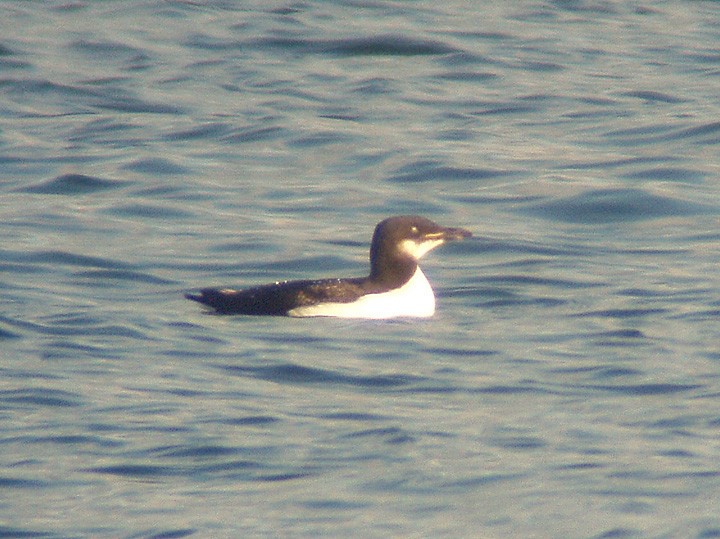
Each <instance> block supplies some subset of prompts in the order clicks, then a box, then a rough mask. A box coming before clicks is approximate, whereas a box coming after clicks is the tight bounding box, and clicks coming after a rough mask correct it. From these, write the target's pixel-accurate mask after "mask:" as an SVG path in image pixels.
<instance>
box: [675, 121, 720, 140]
mask: <svg viewBox="0 0 720 539" xmlns="http://www.w3.org/2000/svg"><path fill="white" fill-rule="evenodd" d="M708 135H713V136H718V135H720V121H719V122H709V123H706V124H703V125H699V126H696V127H689V128H687V129H684V130H682V131H680V132H679V133H678V137H679V138H695V137H706V136H708ZM717 140H718V139H716V141H717Z"/></svg>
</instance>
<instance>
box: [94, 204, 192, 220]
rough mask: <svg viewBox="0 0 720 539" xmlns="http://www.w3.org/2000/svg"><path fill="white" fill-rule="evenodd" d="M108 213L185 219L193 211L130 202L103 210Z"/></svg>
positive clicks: (147, 217)
mask: <svg viewBox="0 0 720 539" xmlns="http://www.w3.org/2000/svg"><path fill="white" fill-rule="evenodd" d="M103 213H106V214H108V215H116V216H119V217H141V218H144V219H184V218H188V217H192V216H193V213H192V212H189V211H186V210H182V209H179V208H170V207H167V206H156V205H152V204H128V205H124V206H115V207H113V208H108V209H106V210H103Z"/></svg>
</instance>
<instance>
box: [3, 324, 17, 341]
mask: <svg viewBox="0 0 720 539" xmlns="http://www.w3.org/2000/svg"><path fill="white" fill-rule="evenodd" d="M19 338H20V334H19V333H13V332H12V331H9V330H7V329H5V328H3V327H0V340H8V339H19Z"/></svg>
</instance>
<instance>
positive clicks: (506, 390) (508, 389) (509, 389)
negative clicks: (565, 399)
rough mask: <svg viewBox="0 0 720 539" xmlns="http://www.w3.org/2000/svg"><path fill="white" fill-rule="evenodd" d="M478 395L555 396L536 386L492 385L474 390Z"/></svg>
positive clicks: (547, 390)
mask: <svg viewBox="0 0 720 539" xmlns="http://www.w3.org/2000/svg"><path fill="white" fill-rule="evenodd" d="M474 392H476V393H488V394H491V395H515V394H518V393H536V394H538V395H547V394H554V393H555V392H553V391H550V390H549V389H545V388H541V387H538V386H534V385H499V384H498V385H490V386H486V387H479V388H477V389H475V390H474Z"/></svg>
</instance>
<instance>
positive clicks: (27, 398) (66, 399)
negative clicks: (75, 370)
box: [0, 387, 82, 408]
mask: <svg viewBox="0 0 720 539" xmlns="http://www.w3.org/2000/svg"><path fill="white" fill-rule="evenodd" d="M0 403H3V404H7V405H10V406H12V407H13V408H14V407H17V406H18V405H20V406H22V407H26V406H31V407H36V406H44V407H48V408H76V407H78V406H81V404H82V402H81V399H80V395H78V394H76V393H70V392H68V391H61V390H58V389H51V388H48V387H32V388H23V389H9V390H5V391H0Z"/></svg>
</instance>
